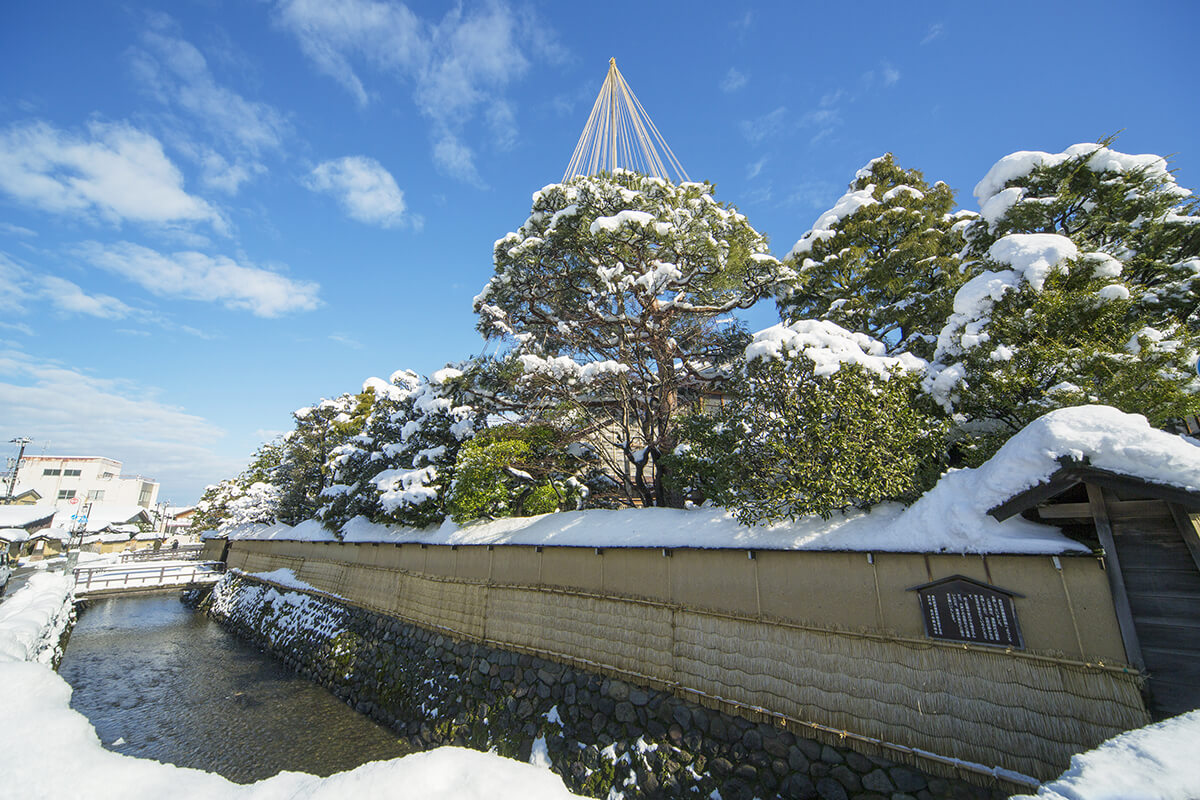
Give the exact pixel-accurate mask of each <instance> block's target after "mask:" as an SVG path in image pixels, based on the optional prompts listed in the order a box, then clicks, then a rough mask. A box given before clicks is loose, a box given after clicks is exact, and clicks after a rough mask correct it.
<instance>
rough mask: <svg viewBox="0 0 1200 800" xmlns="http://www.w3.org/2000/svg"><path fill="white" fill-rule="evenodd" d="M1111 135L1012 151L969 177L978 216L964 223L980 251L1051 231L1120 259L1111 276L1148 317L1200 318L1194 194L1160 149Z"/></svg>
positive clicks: (1199, 217) (1199, 205)
mask: <svg viewBox="0 0 1200 800" xmlns="http://www.w3.org/2000/svg"><path fill="white" fill-rule="evenodd" d="M1113 141H1114V139H1113V137H1108V138H1105V139H1102V140H1101V141H1100V142H1098V143H1095V144H1077V145H1073V146H1071V147H1068V148H1067V149H1066V150H1065V151H1063V152H1061V153H1044V152H1040V151H1020V152H1016V153H1012V154H1011V155H1008V156H1005V157H1004V158H1002V159H1000V160H999V161H998V162H996V164H995V165H994V166H993V167H992V168H991V169H990V170H989V171H988V173H987V175H986V176H985V177H984V178H983V180H981V181H980V182H979V184H978V185H977V186H976V187H975V197H976V199H977V200H978V201H979V206H980V218H979V219H978V220H977V221H976V222H974V223H973V224H972V225H971V227H970V228H969V230H968V238H969V239H970V240H971V253H972V254H973V255H974V256H975V257H977V258H978V257H982V256H984V255H985V254H986V253H987V251H988V249H989V248H990V247H991V246H992V244H993V243H994V242H995V241H996V240H997V239H999V238H1000V237H1002V236H1005V235H1006V234H1009V233H1057V234H1061V235H1063V236H1066V237H1067V238H1069V239H1070V240H1071V241H1072V242H1073V243H1074V244H1075V246H1076V247H1077V248H1078V249H1079V251H1080V252H1102V253H1106V254H1107V255H1109V256H1111V257H1112V258H1114V259H1116V260H1117V261H1118V262H1120V266H1121V279H1122V281H1124V282H1125V283H1126V284H1128V285H1129V286H1130V287H1131V289H1133V290H1134V291H1135V295H1136V297H1135V300H1136V302H1137V303H1139V304H1141V305H1143V306H1144V309H1143V310H1142V312H1141V313H1144V314H1146V315H1147V319H1151V318H1153V317H1158V320H1157V321H1158V322H1162V323H1170V322H1178V323H1186V324H1188V325H1189V326H1190V327H1193V328H1194V327H1196V326H1197V325H1198V324H1200V320H1198V319H1197V304H1198V303H1200V295H1198V294H1197V290H1198V289H1200V201H1198V200H1197V198H1196V196H1195V195H1194V194H1193V193H1192V192H1190V191H1188V190H1187V189H1184V188H1182V187H1180V186H1179V185H1178V184H1177V183H1176V182H1175V177H1174V176H1173V175H1172V174H1171V172H1170V169H1169V164H1168V163H1167V160H1166V159H1165V158H1163V157H1162V156H1158V155H1153V154H1145V155H1130V154H1128V153H1120V152H1117V151H1116V150H1113V149H1111V148H1110V147H1109V145H1111V144H1112V143H1113Z"/></svg>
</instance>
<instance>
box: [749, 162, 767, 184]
mask: <svg viewBox="0 0 1200 800" xmlns="http://www.w3.org/2000/svg"><path fill="white" fill-rule="evenodd" d="M766 165H767V157H766V156H763V157H762V158H760V159H759V160H758V161H755V162H754V163H753V164H750V165H748V166H747V167H746V180H753V179H754V178H757V177H758V176H759V174H760V173H761V172H762V171H763V167H765V166H766Z"/></svg>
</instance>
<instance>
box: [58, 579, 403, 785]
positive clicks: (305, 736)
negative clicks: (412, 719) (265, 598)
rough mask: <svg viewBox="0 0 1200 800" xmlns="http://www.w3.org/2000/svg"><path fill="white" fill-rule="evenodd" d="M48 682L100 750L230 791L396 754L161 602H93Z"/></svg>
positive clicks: (364, 724) (373, 733)
mask: <svg viewBox="0 0 1200 800" xmlns="http://www.w3.org/2000/svg"><path fill="white" fill-rule="evenodd" d="M59 673H60V674H61V675H62V676H63V678H64V679H66V681H67V682H68V683H70V684H71V686H72V687H74V693H73V695H72V697H71V707H72V708H74V709H76V710H78V711H79V712H80V713H82V714H84V715H85V716H87V718H88V719H89V720H91V722H92V725H93V726H95V728H96V732H97V733H98V734H99V736H100V740H101V741H102V742H103V743H104V746H105V747H107V748H108V749H110V750H115V751H117V752H121V753H124V754H126V755H133V756H138V757H140V758H153V759H157V760H159V761H165V762H169V763H172V764H178V765H180V766H185V767H197V768H199V769H204V770H208V771H210V772H218V773H220V774H221V775H224V776H225V777H226V778H229V779H230V780H233V781H236V782H238V783H249V782H252V781H255V780H259V779H261V778H266V777H270V776H271V775H274V774H276V773H278V772H280V771H282V770H291V771H297V772H309V773H313V774H316V775H322V776H324V775H331V774H333V773H334V772H340V771H342V770H346V769H352V768H353V767H356V766H358V765H359V764H363V763H366V762H368V761H375V760H378V759H384V758H394V757H396V756H399V755H403V754H404V752H405V750H404V748H403V746H402V745H401V744H400V743H399V741H398V740H397V737H396V735H395V734H394V733H392V732H391V731H389V730H388V729H387V728H384V727H382V726H381V725H378V724H377V723H375V722H374V721H372V720H370V719H368V718H367V717H365V716H363V715H361V714H357V713H355V712H354V711H353V710H351V709H350V707H349V706H347V705H346V704H345V703H343V702H342V701H340V700H338V699H337V698H336V697H334V696H333V695H331V694H330V693H329V692H328V691H326V690H325V689H322V688H321V687H319V686H317V685H316V684H313V683H310V682H308V681H307V680H304V679H303V678H300V677H298V676H297V675H296V674H295V673H293V672H292V671H290V670H289V669H288V668H287V667H285V666H283V665H281V664H280V663H278V662H277V661H275V660H274V659H272V658H271V657H270V656H267V655H265V654H263V653H260V652H259V651H258V650H256V649H254V648H253V647H252V646H250V645H247V644H246V643H244V642H242V641H241V640H240V639H237V638H236V637H234V636H233V635H232V634H230V633H228V632H226V631H225V630H224V629H223V628H221V627H220V626H219V625H217V624H216V623H215V622H213V621H212V620H210V619H208V618H207V617H205V616H204V615H202V614H199V613H197V612H195V611H192V610H191V609H188V608H186V607H185V606H184V605H183V604H182V603H180V602H179V594H178V593H177V592H175V593H161V594H150V595H135V596H131V597H117V598H107V599H103V600H97V601H95V602H94V603H93V604H92V605H91V607H90V608H88V609H87V610H85V611H83V612H82V613H81V614H80V616H79V621H78V623H77V624H76V626H75V629H74V630H73V631H72V633H71V638H70V642H69V644H68V645H67V649H66V653H65V655H64V657H63V661H62V665H61V667H60V668H59Z"/></svg>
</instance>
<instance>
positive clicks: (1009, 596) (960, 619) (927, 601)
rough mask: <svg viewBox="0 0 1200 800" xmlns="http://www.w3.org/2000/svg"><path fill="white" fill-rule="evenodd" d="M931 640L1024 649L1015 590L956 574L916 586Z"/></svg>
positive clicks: (927, 634) (915, 589)
mask: <svg viewBox="0 0 1200 800" xmlns="http://www.w3.org/2000/svg"><path fill="white" fill-rule="evenodd" d="M912 591H915V592H917V595H918V597H920V600H921V617H922V618H923V619H924V621H925V635H926V636H928V637H929V638H931V639H945V640H947V641H951V642H970V643H972V644H984V645H991V646H994V647H1012V648H1016V649H1018V650H1021V649H1024V647H1025V642H1024V640H1022V638H1021V627H1020V625H1019V624H1018V623H1017V612H1016V610H1015V609H1014V608H1013V597H1014V593H1013V592H1009V591H1006V590H1004V589H1000V588H998V587H995V586H989V585H988V584H986V583H980V582H979V581H976V580H972V579H970V578H964V577H962V576H959V575H956V576H954V577H952V578H943V579H942V580H940V581H934V582H933V583H927V584H925V585H924V586H914V587H913V589H912Z"/></svg>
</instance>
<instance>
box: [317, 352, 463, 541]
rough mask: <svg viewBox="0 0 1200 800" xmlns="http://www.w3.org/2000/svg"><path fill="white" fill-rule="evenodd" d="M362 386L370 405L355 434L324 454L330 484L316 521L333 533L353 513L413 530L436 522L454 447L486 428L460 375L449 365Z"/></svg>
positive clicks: (456, 449) (454, 456) (443, 507)
mask: <svg viewBox="0 0 1200 800" xmlns="http://www.w3.org/2000/svg"><path fill="white" fill-rule="evenodd" d="M460 366H466V365H460ZM366 387H370V389H371V394H372V397H373V398H374V403H373V405H372V407H371V411H370V413H369V414H368V415H367V418H366V423H365V425H364V428H363V430H362V432H361V434H359V435H357V436H354V437H352V438H351V439H349V440H348V441H346V442H345V443H344V444H343V445H341V446H340V447H338V448H337V449H336V450H335V451H334V452H333V454H332V457H331V459H330V463H329V467H330V471H331V472H332V474H334V476H335V479H336V483H335V484H334V486H332V487H330V488H328V489H326V490H325V503H324V506H323V507H322V509H321V518H322V519H323V520H324V522H325V525H326V526H327V527H329V528H332V529H334V530H337V529H338V528H340V527H341V526H342V525H343V524H345V522H346V521H347V520H349V519H351V518H352V517H354V516H357V515H362V516H365V517H367V518H368V519H370V520H372V521H373V522H385V523H394V524H399V525H406V526H409V527H414V528H423V527H426V526H428V525H433V524H436V523H439V522H441V521H442V520H443V519H444V518H445V517H446V513H447V511H446V492H447V490H448V488H449V487H450V485H451V483H452V482H453V480H454V474H455V462H456V460H457V458H458V453H459V449H460V448H461V447H462V444H463V442H465V441H468V440H469V439H470V438H471V437H473V436H475V434H476V433H478V431H479V430H480V429H482V428H483V427H484V425H485V424H486V414H484V413H479V412H478V411H477V410H476V408H475V407H474V406H473V405H471V404H470V403H469V401H470V400H471V399H472V398H473V393H472V392H471V387H470V384H469V380H468V378H467V377H466V376H465V375H464V373H463V371H462V370H461V369H459V368H458V367H450V366H448V367H446V368H444V369H440V370H438V371H437V372H435V373H433V375H431V376H429V378H428V379H424V378H421V377H420V376H419V375H417V374H416V373H415V372H412V371H411V370H401V371H399V372H396V373H394V374H393V375H392V376H391V383H390V384H387V383H384V382H383V381H379V380H377V379H371V380H368V381H367V383H366V384H364V388H366Z"/></svg>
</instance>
